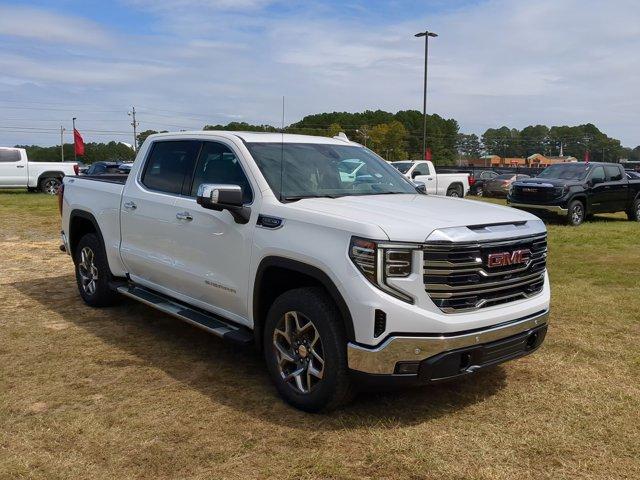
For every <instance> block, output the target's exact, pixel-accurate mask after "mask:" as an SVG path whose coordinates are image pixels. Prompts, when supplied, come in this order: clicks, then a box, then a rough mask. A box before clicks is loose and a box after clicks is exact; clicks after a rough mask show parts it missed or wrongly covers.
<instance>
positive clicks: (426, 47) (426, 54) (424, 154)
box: [415, 30, 438, 160]
mask: <svg viewBox="0 0 640 480" xmlns="http://www.w3.org/2000/svg"><path fill="white" fill-rule="evenodd" d="M415 36H416V37H418V38H419V37H424V95H423V99H422V115H423V117H424V120H423V125H422V159H423V160H424V159H425V158H426V157H427V60H428V58H429V37H437V36H438V34H437V33H433V32H430V31H428V30H425V31H424V32H420V33H416V34H415Z"/></svg>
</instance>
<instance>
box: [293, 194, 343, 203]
mask: <svg viewBox="0 0 640 480" xmlns="http://www.w3.org/2000/svg"><path fill="white" fill-rule="evenodd" d="M340 197H344V195H329V194H325V195H290V196H287V197H283V198H282V199H283V200H285V201H287V202H296V201H298V200H303V199H305V198H340Z"/></svg>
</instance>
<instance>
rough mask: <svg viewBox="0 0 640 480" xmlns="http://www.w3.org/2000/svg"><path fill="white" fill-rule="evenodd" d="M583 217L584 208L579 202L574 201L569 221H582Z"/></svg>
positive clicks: (575, 223)
mask: <svg viewBox="0 0 640 480" xmlns="http://www.w3.org/2000/svg"><path fill="white" fill-rule="evenodd" d="M583 217H584V209H583V208H582V204H581V203H576V204H575V205H574V206H573V208H572V209H571V221H572V222H573V224H574V225H578V224H580V223H582V220H583Z"/></svg>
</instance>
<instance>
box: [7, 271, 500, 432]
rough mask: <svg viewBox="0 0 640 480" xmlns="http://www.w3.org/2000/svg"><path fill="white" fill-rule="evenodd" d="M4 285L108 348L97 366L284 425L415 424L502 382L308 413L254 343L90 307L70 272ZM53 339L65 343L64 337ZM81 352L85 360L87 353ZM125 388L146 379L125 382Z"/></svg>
mask: <svg viewBox="0 0 640 480" xmlns="http://www.w3.org/2000/svg"><path fill="white" fill-rule="evenodd" d="M10 286H11V287H13V288H15V289H16V290H17V291H18V292H20V293H21V294H23V295H25V296H27V297H28V298H29V299H31V300H33V301H34V302H37V303H38V304H39V305H41V306H42V308H44V309H46V310H49V311H53V312H55V313H57V314H59V315H61V316H62V318H63V319H64V320H65V321H67V322H70V323H71V324H73V325H76V326H77V327H79V328H81V329H83V330H84V331H86V332H87V333H88V334H90V335H92V336H95V337H97V338H99V339H100V340H101V341H103V342H105V343H106V344H107V345H109V346H110V347H112V356H110V358H108V359H104V358H102V359H96V360H95V361H94V363H95V369H96V370H97V371H99V370H100V369H110V368H123V367H130V366H132V365H134V366H135V365H145V366H148V367H151V368H157V369H160V370H162V371H163V372H164V373H166V374H167V375H169V376H170V377H171V378H172V379H174V380H175V381H177V382H179V383H181V384H183V385H184V386H185V387H186V388H189V389H196V390H198V391H199V392H200V393H201V394H203V395H205V396H206V397H208V398H210V399H211V401H212V402H215V403H218V404H222V405H225V406H227V407H230V408H233V409H235V410H237V411H240V412H242V413H244V414H246V415H250V416H254V417H256V418H259V419H260V420H262V421H265V420H266V421H269V422H273V423H274V424H278V425H282V426H286V427H289V428H297V427H299V428H303V429H308V428H309V427H311V428H314V429H319V430H341V429H345V428H349V429H353V428H356V429H357V428H370V427H373V426H375V427H377V428H387V427H388V428H393V427H394V426H398V425H412V424H420V423H423V422H429V421H430V420H433V419H435V418H438V417H440V416H443V415H448V414H450V413H452V412H455V411H459V410H462V409H464V408H466V407H468V406H470V405H473V404H475V403H480V402H483V401H484V400H486V399H487V398H488V397H491V396H493V395H495V394H496V393H497V392H499V391H500V390H501V389H503V388H504V386H505V384H506V374H505V371H504V369H503V368H502V367H496V368H494V369H491V370H487V371H486V372H480V373H478V374H476V375H473V376H470V377H466V378H464V379H461V380H459V381H455V382H450V383H444V384H438V385H430V386H423V387H415V388H411V389H403V390H393V391H388V392H377V393H363V394H360V395H358V397H357V398H356V399H355V400H354V401H353V402H352V403H351V404H350V405H348V406H346V407H344V408H343V409H341V410H339V411H336V412H331V413H328V414H325V415H308V414H305V413H303V412H299V411H297V410H295V409H293V408H291V407H289V406H287V405H286V404H285V403H284V402H283V401H282V400H281V399H280V397H279V396H278V395H277V393H276V391H275V389H274V387H273V386H272V384H271V383H270V380H269V377H268V373H267V370H266V367H265V365H264V362H263V359H262V356H261V354H260V353H259V352H258V351H257V350H255V349H254V348H239V347H237V346H234V345H231V344H229V343H226V342H224V341H222V340H221V339H219V338H217V337H215V336H213V335H210V334H207V333H205V332H203V331H201V330H199V329H197V328H195V327H192V326H190V325H188V324H185V323H183V322H180V321H179V320H176V319H174V318H173V317H170V316H168V315H165V314H162V313H159V312H157V311H155V310H153V309H152V308H150V307H147V306H145V305H142V304H139V303H137V302H134V301H132V300H128V299H126V298H124V297H123V298H122V302H121V303H120V304H119V305H117V306H114V307H110V308H104V309H92V308H90V307H88V306H86V305H85V304H84V303H83V302H82V300H81V299H80V296H79V295H78V293H77V289H76V282H75V278H74V277H73V276H72V275H62V276H58V277H50V278H37V279H34V280H29V281H25V282H17V283H13V284H11V285H10ZM46 334H47V333H45V335H46ZM56 343H57V344H58V345H59V346H60V348H61V349H64V348H65V346H64V340H61V341H58V340H56ZM119 352H121V353H122V358H121V359H118V356H119ZM131 356H133V357H135V358H136V359H137V361H132V360H131ZM83 358H84V359H85V360H84V361H86V358H87V356H84V355H83ZM68 368H73V366H72V365H69V366H68ZM120 387H123V386H122V385H120ZM130 388H131V389H140V388H144V385H140V384H131V386H130ZM296 420H299V422H297V421H296Z"/></svg>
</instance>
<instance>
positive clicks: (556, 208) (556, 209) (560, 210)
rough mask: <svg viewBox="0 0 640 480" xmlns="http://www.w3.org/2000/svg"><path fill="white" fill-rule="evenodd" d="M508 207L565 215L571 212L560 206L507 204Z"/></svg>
mask: <svg viewBox="0 0 640 480" xmlns="http://www.w3.org/2000/svg"><path fill="white" fill-rule="evenodd" d="M507 206H508V207H514V208H531V209H536V210H547V211H548V212H555V213H561V214H563V215H566V214H567V212H568V211H569V210H568V209H566V208H562V207H560V206H558V205H535V204H530V203H511V202H507Z"/></svg>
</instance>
